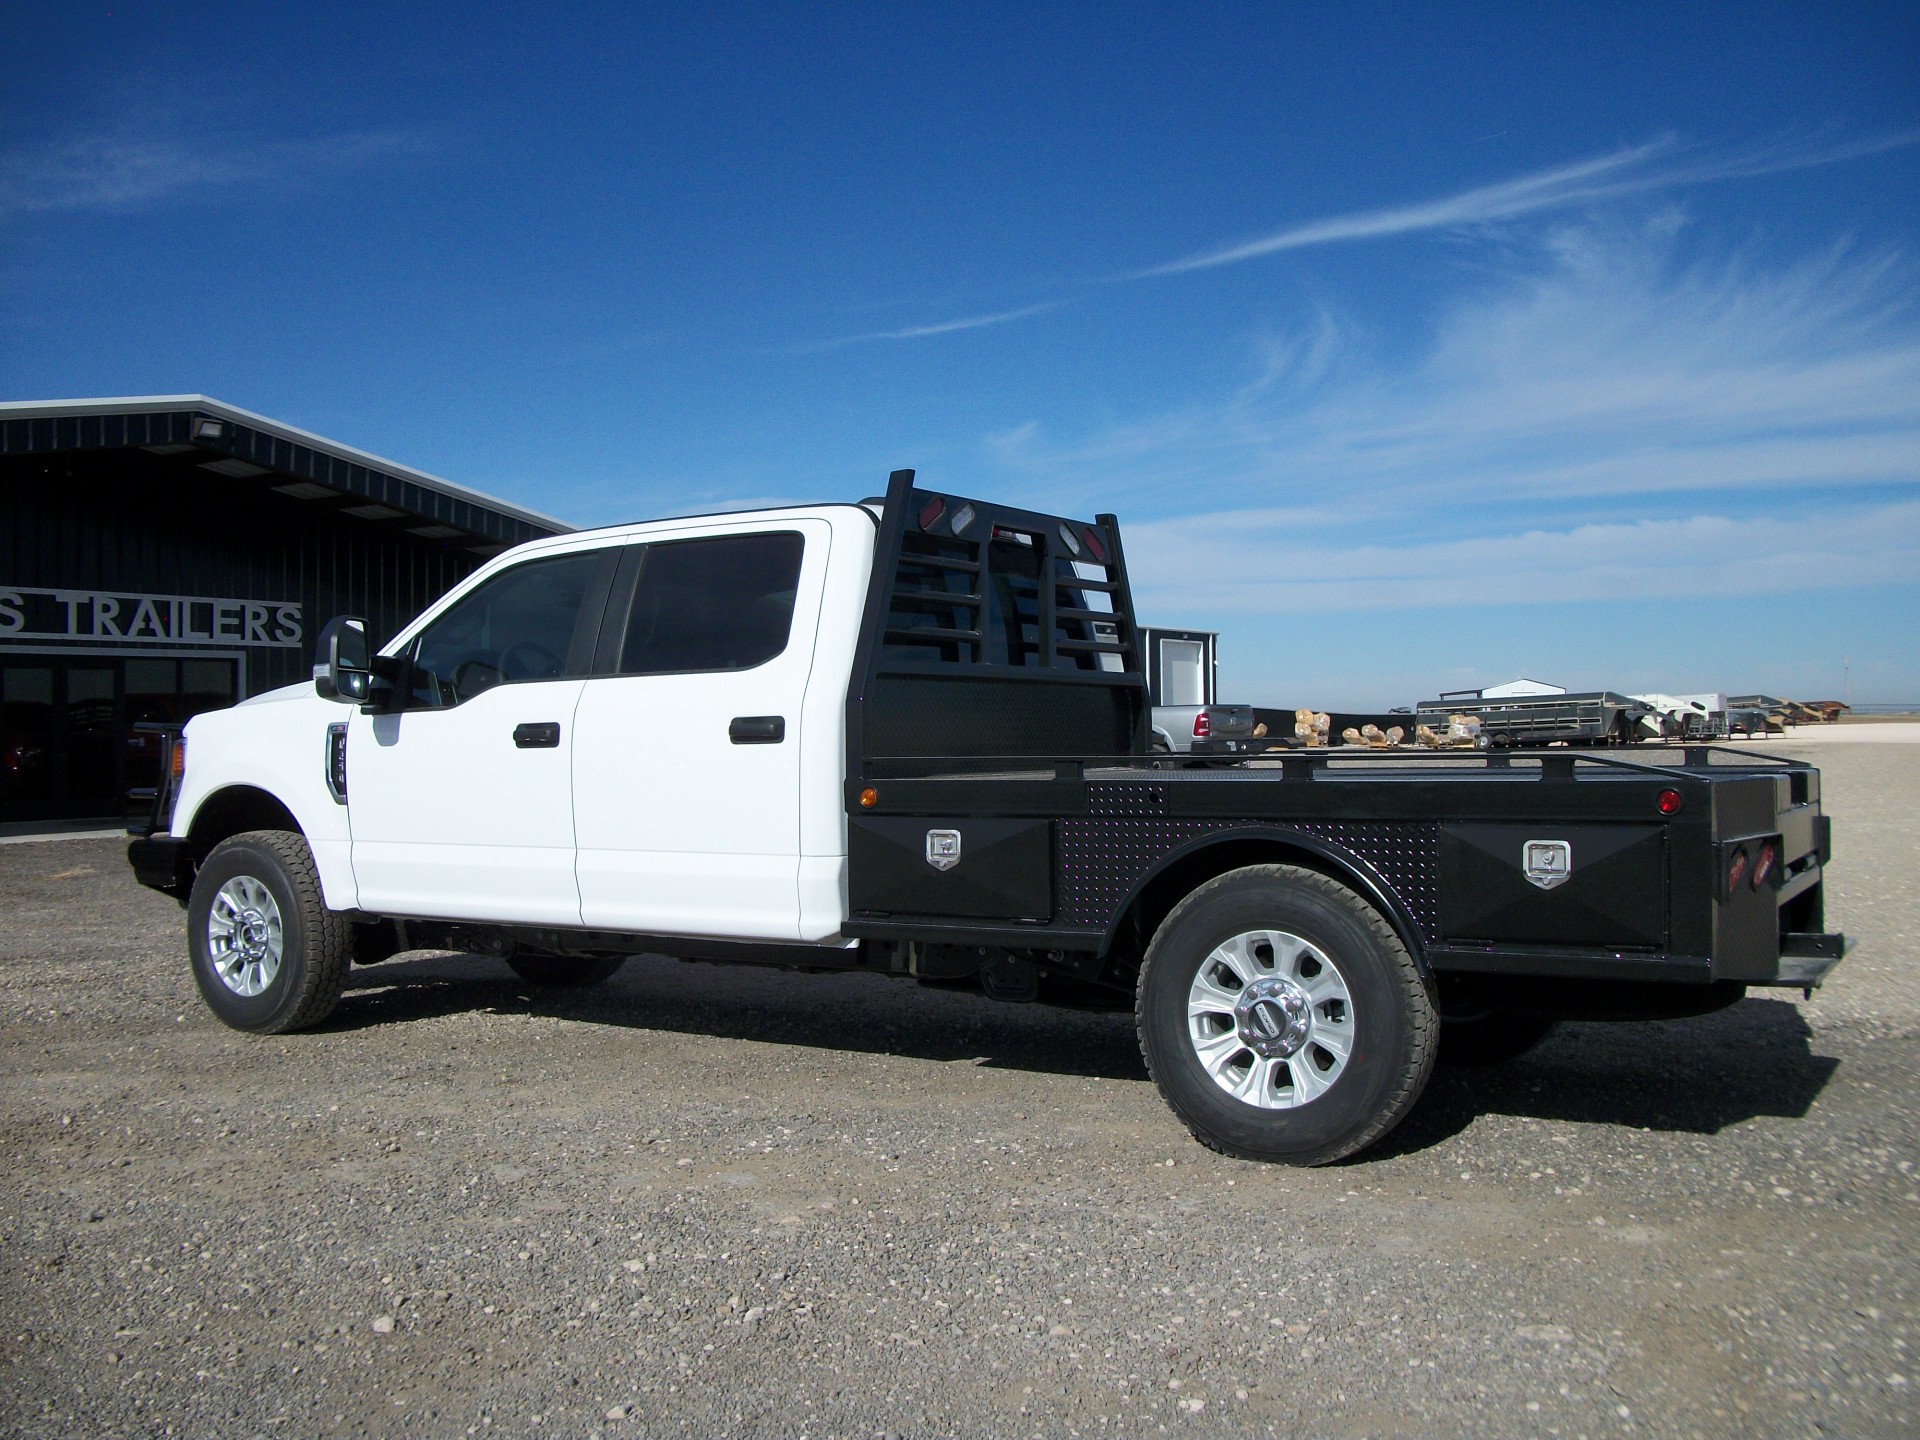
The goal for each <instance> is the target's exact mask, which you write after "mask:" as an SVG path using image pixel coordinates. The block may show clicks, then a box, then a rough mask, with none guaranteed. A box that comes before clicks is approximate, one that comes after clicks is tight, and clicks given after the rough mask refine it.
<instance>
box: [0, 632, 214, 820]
mask: <svg viewBox="0 0 1920 1440" xmlns="http://www.w3.org/2000/svg"><path fill="white" fill-rule="evenodd" d="M239 679H240V675H239V664H238V662H237V661H235V660H233V659H231V658H228V657H225V656H220V657H208V656H204V655H193V656H167V655H154V656H145V655H141V656H128V657H117V656H95V655H88V654H85V653H84V652H76V653H74V654H72V655H64V654H63V655H44V654H42V655H27V654H20V653H18V652H8V651H6V650H0V823H5V822H10V821H28V820H97V819H115V820H117V819H119V818H121V817H122V816H124V815H125V813H126V810H127V792H128V791H129V790H133V789H136V788H140V787H144V786H151V785H153V784H155V783H156V782H157V781H158V780H159V776H160V769H159V766H160V760H159V750H160V747H159V744H158V742H157V740H156V738H155V737H154V736H153V735H152V734H150V733H148V732H146V731H143V730H138V729H136V728H135V726H136V724H137V723H138V722H141V721H157V722H159V723H162V724H169V725H177V724H180V723H182V722H184V721H185V720H186V719H187V718H188V717H190V716H193V715H197V714H199V713H200V712H201V711H203V710H217V709H219V708H221V707H222V706H226V705H231V704H232V703H233V702H234V700H235V699H236V698H238V695H239Z"/></svg>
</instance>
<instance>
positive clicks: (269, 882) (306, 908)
mask: <svg viewBox="0 0 1920 1440" xmlns="http://www.w3.org/2000/svg"><path fill="white" fill-rule="evenodd" d="M187 948H188V950H189V952H190V953H191V955H192V957H193V978H194V981H195V983H197V984H198V985H199V987H200V995H201V998H202V999H204V1000H205V1001H206V1002H207V1008H208V1009H209V1010H211V1011H213V1013H214V1014H215V1015H217V1016H219V1017H220V1019H222V1020H223V1021H225V1022H226V1023H227V1024H229V1025H231V1026H232V1027H233V1028H234V1029H236V1030H253V1031H257V1032H260V1033H263V1034H280V1033H282V1032H283V1031H287V1030H301V1029H304V1028H306V1027H307V1026H310V1025H318V1024H319V1023H320V1022H321V1021H322V1020H324V1019H326V1018H327V1016H328V1015H329V1014H331V1013H332V1012H333V1007H334V1006H335V1005H336V1004H337V1003H338V1002H339V999H340V991H341V989H342V988H343V987H344V986H345V984H346V980H347V968H348V966H349V965H350V964H351V962H352V959H353V926H352V924H351V923H349V922H348V921H347V920H346V919H345V917H343V916H340V915H337V914H335V913H334V912H333V911H331V910H329V909H327V905H326V900H325V898H324V897H323V896H322V895H321V892H320V877H319V874H318V873H317V872H316V871H315V870H314V867H313V852H312V851H311V850H309V849H308V848H307V842H306V840H305V839H304V838H303V837H302V836H300V835H296V834H293V833H291V832H288V831H284V830H250V831H248V832H247V833H246V834H244V835H235V836H233V837H232V838H231V839H228V840H223V841H221V842H220V843H219V844H218V845H216V846H215V847H214V848H213V852H212V853H211V854H209V855H208V856H207V858H206V861H205V863H203V864H202V865H201V866H200V871H199V873H198V874H197V875H196V876H195V877H194V881H193V894H192V896H191V897H190V898H189V900H188V902H187Z"/></svg>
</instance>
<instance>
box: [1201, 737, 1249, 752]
mask: <svg viewBox="0 0 1920 1440" xmlns="http://www.w3.org/2000/svg"><path fill="white" fill-rule="evenodd" d="M1266 748H1267V745H1266V742H1265V741H1264V740H1255V739H1253V738H1252V737H1248V738H1247V739H1244V740H1242V739H1237V738H1233V739H1217V738H1212V737H1210V738H1208V739H1205V740H1195V741H1194V742H1193V745H1192V746H1191V747H1190V748H1189V749H1188V751H1187V753H1188V754H1189V755H1257V754H1260V753H1261V752H1263V751H1264V750H1265V749H1266Z"/></svg>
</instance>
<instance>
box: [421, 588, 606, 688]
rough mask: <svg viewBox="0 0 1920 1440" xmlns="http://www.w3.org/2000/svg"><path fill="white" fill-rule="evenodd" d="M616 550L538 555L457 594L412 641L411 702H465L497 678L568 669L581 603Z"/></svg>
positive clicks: (544, 676) (557, 674)
mask: <svg viewBox="0 0 1920 1440" xmlns="http://www.w3.org/2000/svg"><path fill="white" fill-rule="evenodd" d="M611 553H612V552H610V551H606V550H587V551H583V552H581V553H579V554H574V555H558V556H555V557H554V558H553V559H551V560H530V561H528V562H527V563H526V564H524V565H516V566H514V568H513V569H511V570H506V571H502V572H501V573H500V574H498V575H496V576H494V577H493V579H491V580H489V581H487V582H486V584H484V585H482V586H481V587H480V588H479V589H477V590H475V591H474V592H473V593H472V594H470V595H467V596H466V597H465V598H463V599H461V600H460V601H459V602H457V603H456V604H455V605H454V606H453V608H452V609H450V610H448V611H447V613H446V614H444V615H442V616H440V618H439V619H437V620H435V621H434V622H433V623H432V624H431V625H429V626H427V628H426V629H425V630H423V631H422V632H421V633H420V635H419V637H418V638H417V639H415V641H414V642H413V644H412V646H410V647H409V658H410V659H411V660H412V662H413V663H412V665H411V667H410V674H409V676H408V682H407V690H408V693H407V708H408V709H427V708H439V707H442V706H447V705H458V704H460V703H461V702H462V701H465V700H471V699H472V698H473V697H474V696H475V695H478V694H479V693H480V692H481V691H483V690H491V689H492V688H493V687H494V686H495V685H502V684H507V683H510V682H512V681H515V680H557V679H559V678H561V677H562V676H564V675H565V674H567V656H568V653H569V652H570V651H571V650H572V648H573V636H574V629H575V627H576V626H577V625H578V624H579V623H580V612H581V609H582V607H583V606H584V604H585V603H586V599H587V596H588V594H589V593H590V592H592V591H594V589H595V586H594V581H595V579H596V578H597V577H598V575H599V573H600V570H601V567H602V566H603V565H604V564H606V563H608V561H609V558H610V556H611Z"/></svg>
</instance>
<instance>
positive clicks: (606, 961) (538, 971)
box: [507, 955, 627, 990]
mask: <svg viewBox="0 0 1920 1440" xmlns="http://www.w3.org/2000/svg"><path fill="white" fill-rule="evenodd" d="M626 963H627V957H626V956H624V955H509V956H508V957H507V965H508V967H509V968H510V969H511V970H512V971H513V973H514V974H516V975H518V976H519V977H520V978H521V979H522V980H524V981H526V982H527V983H528V984H529V985H537V986H539V987H540V988H541V989H543V990H583V989H585V988H586V987H587V986H589V985H598V984H599V983H600V982H601V981H602V980H608V979H611V978H612V977H613V973H614V972H615V971H616V970H618V969H619V968H620V967H621V966H622V965H624V964H626Z"/></svg>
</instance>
